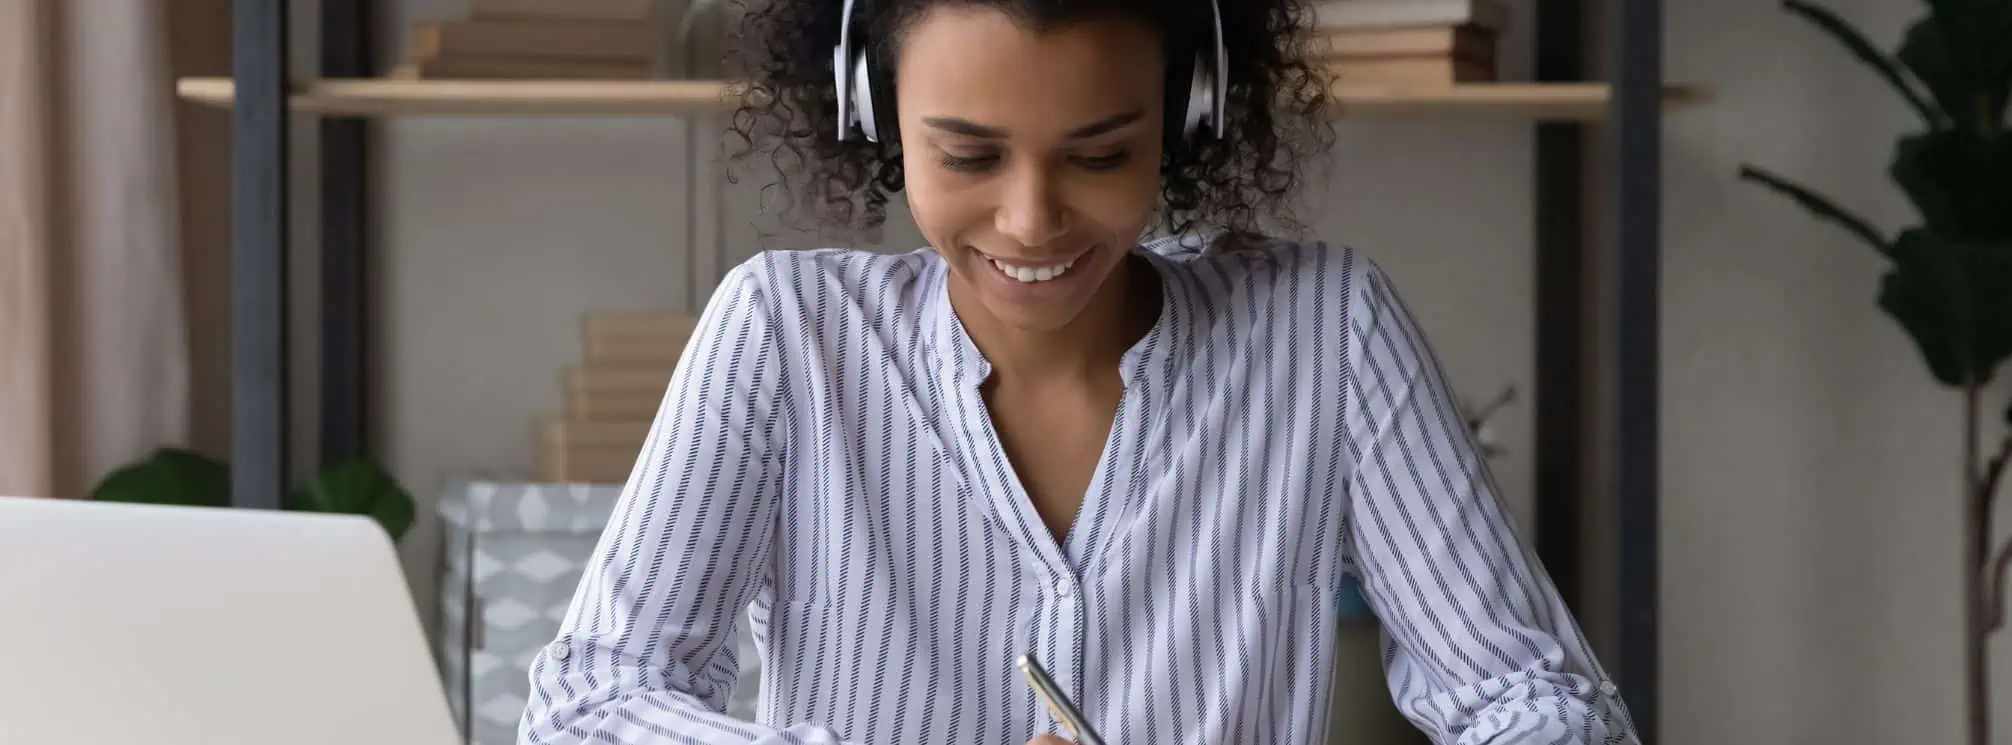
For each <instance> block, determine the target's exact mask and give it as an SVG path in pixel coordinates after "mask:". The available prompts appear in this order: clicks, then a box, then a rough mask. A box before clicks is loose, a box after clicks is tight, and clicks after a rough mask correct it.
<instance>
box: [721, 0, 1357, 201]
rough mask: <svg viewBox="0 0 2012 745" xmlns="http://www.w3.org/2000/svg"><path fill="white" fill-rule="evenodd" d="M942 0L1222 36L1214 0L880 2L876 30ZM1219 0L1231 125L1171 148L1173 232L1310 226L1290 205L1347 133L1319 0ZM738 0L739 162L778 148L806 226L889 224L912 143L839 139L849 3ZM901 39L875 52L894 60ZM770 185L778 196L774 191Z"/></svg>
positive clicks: (872, 34) (1038, 18)
mask: <svg viewBox="0 0 2012 745" xmlns="http://www.w3.org/2000/svg"><path fill="white" fill-rule="evenodd" d="M941 2H958V3H964V4H968V5H984V6H990V7H997V8H999V9H1000V10H1002V11H1004V12H1006V13H1009V14H1011V15H1012V16H1013V17H1015V18H1016V19H1019V20H1020V21H1022V22H1024V23H1027V24H1028V25H1029V26H1030V27H1032V28H1036V29H1048V28H1055V27H1058V26H1061V25H1064V24H1069V23H1073V22H1078V21H1082V20H1087V19H1090V18H1096V17H1106V18H1108V17H1119V18H1126V19H1131V20H1135V21H1138V22H1140V23H1144V24H1146V25H1148V26H1149V27H1151V28H1152V29H1153V30H1155V31H1157V32H1158V33H1159V35H1160V38H1162V39H1174V38H1194V37H1195V35H1196V34H1204V35H1205V34H1206V33H1208V32H1207V31H1205V30H1201V29H1198V28H1196V26H1198V25H1199V24H1200V23H1206V22H1207V20H1206V19H1207V18H1208V13H1209V11H1208V10H1207V5H1206V2H1205V0H879V5H880V8H881V11H880V12H879V14H878V16H877V17H876V18H874V19H873V22H872V24H871V27H870V28H869V29H868V30H867V33H868V38H869V39H872V40H874V43H877V44H882V45H893V44H896V43H898V42H897V41H895V40H898V39H899V38H900V31H901V30H902V29H904V28H906V26H907V24H909V23H911V22H913V21H914V19H915V18H916V17H917V16H919V15H920V13H921V11H923V10H925V9H927V8H928V7H930V6H931V5H933V4H935V3H941ZM1219 2H1220V8H1221V11H1222V23H1223V38H1224V43H1225V46H1226V47H1227V48H1228V50H1229V60H1230V63H1229V71H1228V74H1227V78H1228V83H1229V87H1228V98H1229V101H1228V104H1229V105H1228V116H1227V128H1226V131H1225V136H1224V137H1223V138H1222V139H1221V140H1214V139H1209V138H1201V139H1200V140H1199V141H1196V142H1194V143H1192V144H1188V143H1177V144H1174V145H1171V146H1169V147H1168V148H1167V149H1166V151H1165V152H1164V153H1163V155H1162V158H1161V165H1160V174H1161V178H1160V182H1161V210H1160V215H1159V217H1160V221H1161V222H1162V223H1163V227H1164V228H1165V229H1167V230H1168V231H1169V232H1172V233H1182V232H1187V231H1190V230H1192V229H1194V228H1196V227H1197V226H1209V227H1213V228H1216V229H1219V230H1222V231H1224V232H1226V233H1227V234H1230V235H1255V234H1257V233H1258V232H1259V224H1260V222H1261V221H1262V222H1265V223H1269V224H1271V225H1272V226H1273V227H1275V228H1277V227H1284V228H1286V229H1289V230H1296V229H1298V227H1299V224H1298V222H1297V221H1296V220H1294V219H1293V217H1292V215H1291V210H1290V207H1291V205H1290V204H1289V202H1290V200H1291V198H1292V196H1293V193H1294V192H1295V190H1296V188H1297V187H1298V185H1299V183H1300V182H1301V181H1302V171H1301V169H1302V168H1304V167H1306V166H1307V165H1308V164H1309V163H1310V162H1312V161H1313V160H1316V159H1317V158H1318V156H1321V155H1324V154H1325V153H1326V152H1327V151H1328V149H1329V145H1330V142H1331V138H1332V137H1333V132H1332V124H1331V123H1330V121H1329V120H1328V118H1327V116H1326V106H1327V100H1328V87H1327V79H1326V76H1325V75H1323V74H1322V73H1321V71H1320V70H1319V68H1317V67H1315V66H1314V65H1311V64H1308V63H1307V62H1306V54H1305V52H1306V44H1307V39H1306V34H1305V33H1303V31H1304V29H1305V28H1306V25H1307V19H1308V18H1309V17H1310V15H1311V11H1310V10H1308V9H1306V8H1304V7H1302V6H1301V5H1300V2H1299V0H1219ZM1170 4H1173V5H1176V6H1178V5H1197V6H1199V10H1198V14H1197V13H1178V12H1177V13H1170V12H1168V8H1169V7H1170ZM736 5H737V6H738V7H737V8H736V10H738V11H739V13H738V15H739V16H740V17H741V19H742V20H741V29H740V33H739V34H738V36H737V37H736V38H735V39H734V43H733V45H732V51H731V53H730V57H732V58H733V59H734V67H736V68H739V71H740V74H741V76H742V77H744V78H745V79H746V81H747V84H748V86H749V87H748V89H747V90H746V91H745V96H744V98H743V99H742V100H743V103H742V104H741V106H740V107H739V109H737V110H736V111H735V112H734V113H733V118H732V124H731V128H730V131H731V132H732V133H733V134H734V135H735V136H737V138H738V140H739V144H740V148H739V149H738V150H737V152H735V153H734V154H733V155H732V157H731V160H732V161H733V162H735V163H736V164H738V163H739V162H740V161H743V160H746V159H749V158H752V157H755V156H759V155H766V156H768V160H769V161H770V163H772V164H773V165H774V167H775V169H776V172H777V173H776V177H778V178H780V179H781V182H780V183H772V184H768V185H767V186H766V187H765V190H780V191H781V192H782V194H781V196H782V197H783V198H784V200H786V201H785V205H786V206H785V211H786V212H790V213H793V216H794V217H796V218H799V219H798V220H795V221H794V222H797V223H798V224H800V225H802V224H808V225H810V226H815V227H825V228H832V227H841V228H843V227H852V228H866V229H869V230H870V229H874V228H877V227H879V226H880V225H881V223H882V222H884V221H885V219H886V217H887V203H888V200H889V199H890V198H891V195H892V194H894V193H895V192H899V191H901V189H902V188H903V176H902V162H901V150H900V144H899V143H892V142H890V143H876V142H868V141H866V140H865V139H863V138H859V139H854V140H850V141H840V140H839V139H838V136H837V130H838V102H837V97H836V93H835V91H834V86H833V73H832V69H831V50H832V48H833V47H834V46H836V45H837V44H838V37H839V29H840V23H841V21H842V19H841V18H840V15H841V14H842V12H843V6H844V0H736ZM1197 18H1199V19H1201V20H1195V19H1197ZM1203 38H1206V37H1205V36H1204V37H1203ZM890 49H891V46H890V47H883V48H881V49H877V50H875V53H876V54H879V55H880V56H879V59H883V60H891V59H894V55H892V54H889V53H888V51H889V50H890ZM730 177H731V174H730ZM764 196H765V198H764V200H763V201H764V202H768V201H770V200H769V199H768V198H767V197H770V196H774V194H769V193H765V195H764Z"/></svg>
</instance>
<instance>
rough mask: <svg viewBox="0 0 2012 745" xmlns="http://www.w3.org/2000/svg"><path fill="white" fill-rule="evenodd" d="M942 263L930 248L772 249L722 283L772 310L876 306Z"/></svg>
mask: <svg viewBox="0 0 2012 745" xmlns="http://www.w3.org/2000/svg"><path fill="white" fill-rule="evenodd" d="M939 264H940V260H939V259H938V258H937V257H936V254H935V252H933V251H930V250H928V249H926V248H924V249H916V250H913V251H907V252H899V253H894V252H882V251H869V250H866V249H859V248H798V249H770V250H765V251H761V252H758V253H756V254H755V255H753V256H750V257H748V259H747V260H745V261H742V262H741V263H740V264H738V265H736V266H735V267H734V268H733V269H731V270H729V272H728V273H727V276H726V277H725V278H724V280H723V281H722V282H721V288H722V289H723V290H724V289H728V288H731V287H736V286H738V287H741V288H746V289H748V290H753V291H755V292H756V293H758V294H760V295H762V296H763V298H764V300H765V301H767V302H768V304H769V305H770V307H771V308H772V309H781V308H788V309H794V308H798V307H824V308H826V309H828V310H836V309H835V308H833V307H832V306H834V305H837V306H854V305H875V304H877V303H878V302H885V301H896V302H898V301H899V300H900V299H901V298H902V296H904V295H905V294H908V293H912V292H916V291H918V288H919V287H921V286H922V285H925V284H927V283H928V280H929V279H930V278H931V277H932V276H933V274H934V272H935V269H936V267H937V266H938V265H939Z"/></svg>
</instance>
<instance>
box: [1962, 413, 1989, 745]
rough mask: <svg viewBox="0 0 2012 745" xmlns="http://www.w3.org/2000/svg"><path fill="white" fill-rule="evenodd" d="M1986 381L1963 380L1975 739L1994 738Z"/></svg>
mask: <svg viewBox="0 0 2012 745" xmlns="http://www.w3.org/2000/svg"><path fill="white" fill-rule="evenodd" d="M1982 388H1983V384H1982V383H1980V382H1978V381H1977V380H1975V379H1972V380H1971V381H1969V382H1968V383H1967V384H1965V385H1964V386H1963V527H1964V531H1963V533H1964V546H1963V562H1964V564H1963V565H1964V568H1965V571H1964V580H1965V581H1964V583H1963V600H1964V608H1963V610H1964V613H1963V638H1964V650H1963V651H1964V661H1963V664H1964V673H1965V675H1966V676H1967V677H1968V678H1969V684H1970V685H1969V711H1968V712H1967V719H1968V721H1969V723H1970V727H1969V729H1970V745H1990V743H1991V709H1990V706H1991V679H1990V671H1989V669H1988V668H1987V667H1986V666H1985V663H1986V661H1987V658H1986V655H1987V653H1988V652H1989V648H1988V647H1987V646H1986V645H1985V640H1986V638H1987V634H1989V633H1990V626H1989V619H1988V618H1987V616H1986V608H1985V605H1984V600H1985V595H1984V593H1985V590H1986V588H1987V587H1988V586H1989V585H1988V584H1987V583H1989V582H1991V578H1990V577H1989V576H1988V575H1987V572H1989V571H1990V569H1991V567H1990V565H1989V564H1988V563H1987V562H1988V561H1989V560H1990V556H1989V555H1988V550H1987V548H1986V547H1987V546H1989V545H1990V543H1989V539H1990V537H1991V515H1990V513H1989V512H1986V511H1985V506H1986V501H1987V500H1988V498H1989V495H1988V494H1985V493H1984V491H1983V486H1984V484H1983V483H1981V482H1982V481H1983V474H1984V471H1983V469H1982V468H1981V467H1980V466H1981V463H1980V462H1979V461H1980V457H1979V455H1980V454H1979V453H1978V443H1977V434H1978V432H1977V416H1978V414H1977V408H1978V398H1979V394H1980V393H1981V392H1982V390H1981V389H1982Z"/></svg>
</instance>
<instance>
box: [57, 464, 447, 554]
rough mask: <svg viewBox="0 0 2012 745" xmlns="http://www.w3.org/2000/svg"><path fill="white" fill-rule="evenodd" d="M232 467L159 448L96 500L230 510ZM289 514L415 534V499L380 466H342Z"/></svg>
mask: <svg viewBox="0 0 2012 745" xmlns="http://www.w3.org/2000/svg"><path fill="white" fill-rule="evenodd" d="M230 493H231V476H230V466H229V465H228V464H226V463H224V462H223V461H219V460H216V459H214V458H211V457H209V456H206V455H203V454H201V453H197V452H194V451H190V450H184V449H180V448H160V449H158V450H155V451H154V452H153V454H151V455H149V456H148V457H147V458H146V459H144V460H141V461H139V462H137V463H133V464H131V465H128V466H125V467H122V468H120V469H118V470H116V471H113V472H112V473H111V474H110V475H107V476H106V477H105V479H104V480H103V481H100V482H99V483H98V486H97V488H94V489H92V490H91V498H92V499H98V500H103V501H107V502H144V503H148V504H169V505H186V506H192V507H228V506H230V501H231V500H230ZM283 506H284V507H285V508H286V509H288V510H298V511H302V512H325V513H334V514H345V515H363V516H366V517H369V518H371V519H372V520H376V521H377V524H378V525H381V526H383V527H384V530H385V532H387V533H390V534H391V539H392V540H393V541H398V540H400V539H402V538H404V537H405V533H406V532H407V531H409V530H411V529H412V521H413V518H414V515H415V508H414V506H413V502H412V495H411V494H410V493H407V492H406V491H405V488H404V487H401V486H399V485H398V482H397V480H395V479H393V478H392V477H391V474H389V473H386V472H385V470H384V468H383V467H381V466H379V465H378V464H376V463H374V462H372V461H369V460H363V459H357V460H351V461H347V462H344V463H339V464H336V465H334V466H331V467H329V468H327V469H324V470H323V471H322V472H321V473H319V474H316V475H315V477H314V479H313V480H312V481H310V482H308V483H307V484H306V485H305V486H302V487H301V488H299V489H295V490H294V491H293V493H291V494H288V495H287V498H286V501H285V503H284V505H283Z"/></svg>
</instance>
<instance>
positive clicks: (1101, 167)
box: [1076, 150, 1131, 171]
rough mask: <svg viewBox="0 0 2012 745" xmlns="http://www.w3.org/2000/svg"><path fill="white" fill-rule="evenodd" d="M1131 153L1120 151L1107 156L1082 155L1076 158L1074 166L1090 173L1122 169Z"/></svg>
mask: <svg viewBox="0 0 2012 745" xmlns="http://www.w3.org/2000/svg"><path fill="white" fill-rule="evenodd" d="M1130 158H1131V153H1127V152H1125V151H1123V150H1120V151H1118V152H1115V153H1111V154H1109V155H1084V156H1079V157H1077V158H1076V165H1079V166H1082V167H1084V168H1086V169H1089V170H1092V171H1115V170H1118V169H1119V168H1123V167H1124V165H1125V162H1126V161H1127V160H1130Z"/></svg>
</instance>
